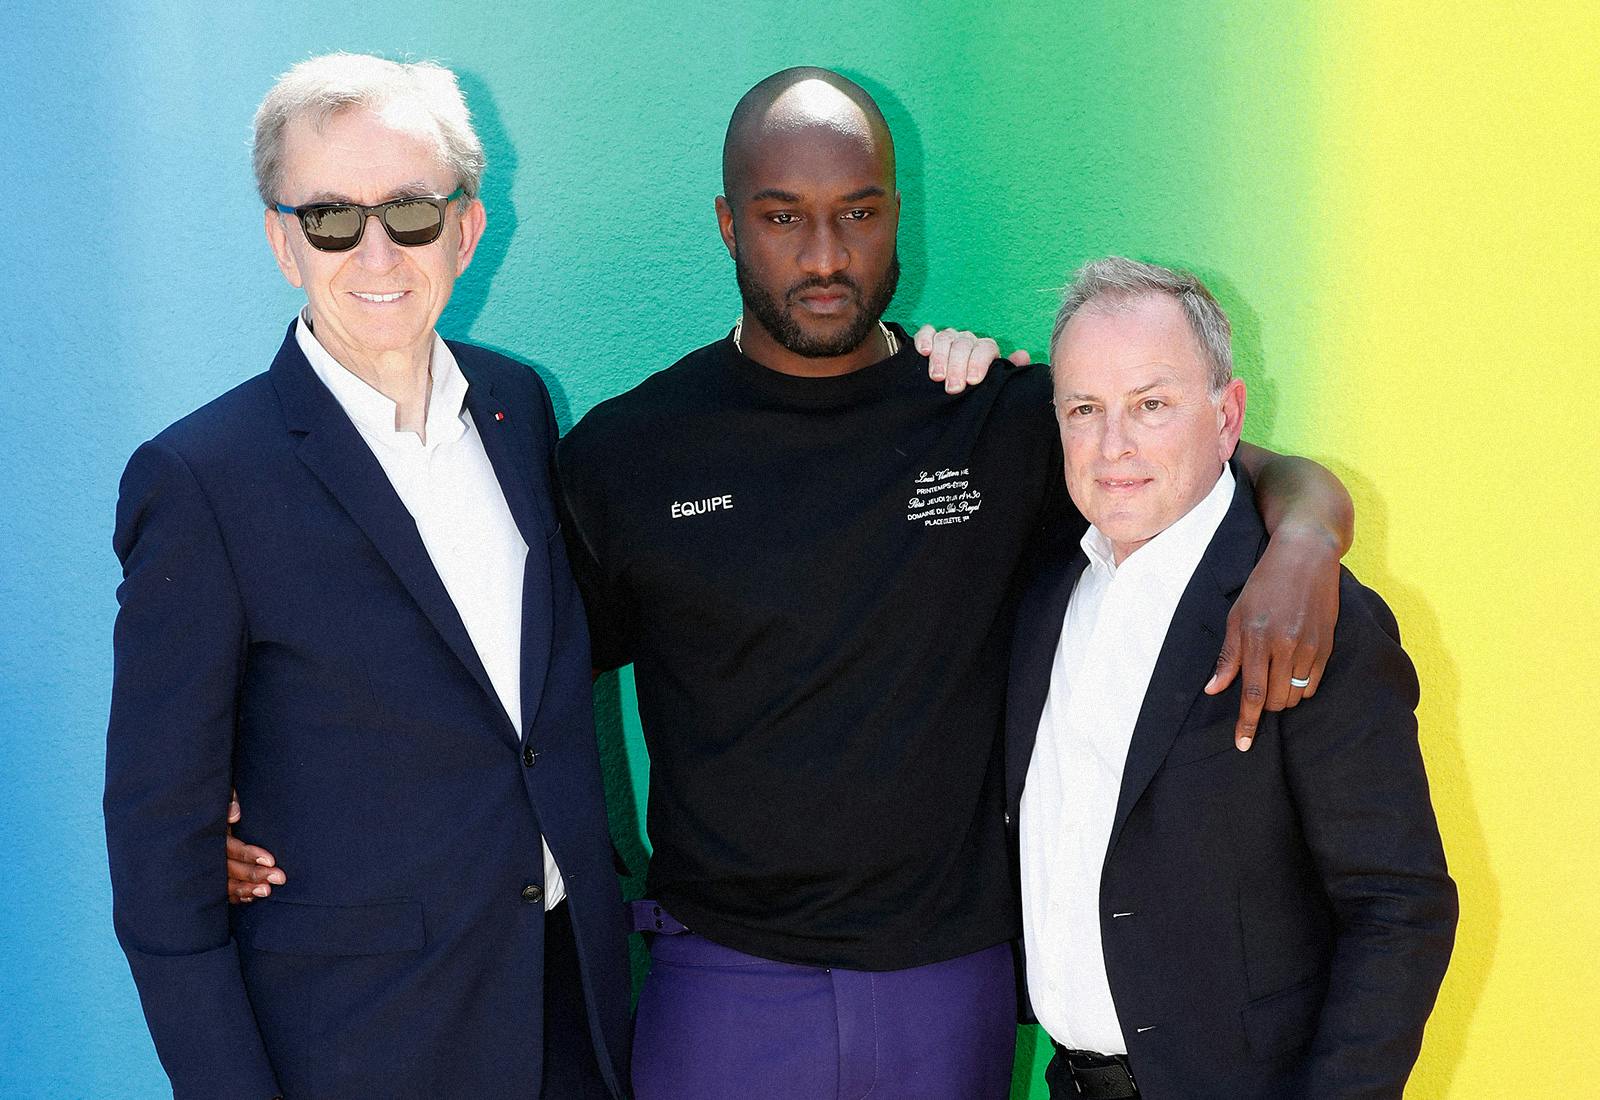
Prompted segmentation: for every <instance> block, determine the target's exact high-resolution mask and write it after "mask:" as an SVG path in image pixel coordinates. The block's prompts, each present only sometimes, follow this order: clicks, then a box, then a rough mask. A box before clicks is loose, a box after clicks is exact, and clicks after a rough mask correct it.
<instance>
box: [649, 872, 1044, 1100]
mask: <svg viewBox="0 0 1600 1100" xmlns="http://www.w3.org/2000/svg"><path fill="white" fill-rule="evenodd" d="M641 904H643V903H641ZM666 928H667V929H674V928H682V925H679V924H677V922H676V921H673V920H672V919H671V918H670V917H667V918H666ZM650 956H651V960H652V961H651V968H650V976H649V977H648V978H646V979H645V983H644V989H643V990H642V991H641V992H640V994H639V1009H638V1017H637V1021H636V1023H635V1027H634V1041H633V1090H634V1095H635V1097H636V1100H724V1098H725V1100H751V1098H754V1097H760V1098H761V1100H859V1098H864V1097H865V1098H870V1100H902V1098H903V1100H913V1098H915V1100H1005V1098H1006V1096H1007V1095H1008V1093H1009V1090H1010V1087H1011V1060H1012V1055H1013V1051H1014V1047H1015V1045H1016V1036H1017V1024H1016V1019H1017V1017H1016V978H1015V974H1014V972H1013V970H1012V962H1011V948H1010V947H1009V946H1008V945H1006V944H999V945H997V946H995V947H990V948H987V949H985V950H983V951H978V952H975V953H973V954H971V955H964V956H962V957H961V958H957V959H950V960H948V961H946V962H938V963H931V964H929V965H927V966H918V967H912V968H910V969H907V970H891V971H883V972H872V971H861V970H840V969H838V968H825V967H818V966H800V965H797V964H794V963H784V962H773V961H771V960H769V959H761V958H757V957H756V956H754V955H746V954H745V953H744V952H742V951H735V950H733V949H732V948H731V947H723V946H722V945H721V944H717V943H712V942H711V941H710V940H708V939H706V938H704V937H703V936H697V935H695V934H694V933H692V932H688V931H683V932H677V933H675V934H669V933H668V932H666V931H663V932H661V933H657V934H656V935H655V937H654V942H653V943H652V944H651V945H650Z"/></svg>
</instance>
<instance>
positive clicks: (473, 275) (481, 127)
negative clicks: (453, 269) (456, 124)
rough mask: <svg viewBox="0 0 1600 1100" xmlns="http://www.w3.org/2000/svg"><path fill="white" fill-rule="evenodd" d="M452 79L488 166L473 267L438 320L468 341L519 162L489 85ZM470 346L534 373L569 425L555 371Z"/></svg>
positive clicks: (488, 285)
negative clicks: (484, 215) (464, 100)
mask: <svg viewBox="0 0 1600 1100" xmlns="http://www.w3.org/2000/svg"><path fill="white" fill-rule="evenodd" d="M456 76H457V78H458V79H459V80H460V81H461V90H462V92H463V93H464V94H465V95H466V97H467V104H468V106H469V107H471V108H472V124H473V127H474V128H475V129H476V130H477V131H478V138H479V140H480V141H482V142H483V152H484V158H485V160H486V161H487V165H488V166H487V167H486V168H485V169H484V173H483V186H482V189H481V191H480V192H479V195H478V197H479V199H481V200H482V202H483V206H484V209H485V210H486V211H487V212H488V221H487V224H486V225H485V227H484V231H483V239H482V240H480V241H479V242H478V250H477V252H476V253H475V254H474V255H473V257H472V265H471V266H470V267H468V268H467V270H466V271H464V272H462V274H461V278H459V279H457V280H456V286H455V290H454V291H453V292H452V293H451V295H450V304H449V305H447V306H446V307H445V310H444V314H443V316H441V317H440V318H439V331H441V332H443V333H447V334H449V335H450V336H451V337H452V338H461V339H471V338H472V337H471V333H472V329H473V326H474V325H476V324H477V322H478V317H479V316H480V315H481V314H482V313H483V309H484V306H485V305H486V304H487V303H488V301H489V293H490V291H491V289H492V288H493V286H494V278H495V276H496V275H497V274H498V273H499V271H500V268H501V266H502V265H503V264H504V263H505V260H506V255H507V253H509V252H510V251H511V245H512V242H513V241H514V240H515V239H516V235H517V224H518V223H517V208H516V204H515V203H514V202H513V201H512V196H513V195H514V194H515V193H516V188H515V186H514V184H515V182H516V178H517V165H518V158H517V151H516V148H515V147H514V146H513V144H512V142H511V137H510V135H509V134H508V133H507V132H506V128H505V123H504V122H503V121H502V119H501V116H500V108H499V106H498V105H497V104H496V102H495V98H494V95H493V94H492V93H491V92H490V91H489V85H488V84H487V83H486V82H485V81H484V79H483V78H482V77H481V76H479V75H478V74H477V73H475V72H472V71H470V70H466V69H457V70H456ZM474 342H475V343H478V344H481V345H482V346H483V347H486V348H489V349H490V350H491V351H497V352H499V353H500V354H501V355H504V356H507V357H508V358H511V359H515V360H517V361H518V362H519V363H522V364H524V365H525V366H527V367H529V369H531V370H532V371H534V373H536V374H537V375H538V376H539V377H540V378H541V379H542V380H543V381H544V384H545V388H546V389H548V390H549V391H550V403H551V404H552V405H553V406H554V407H555V414H556V423H557V424H558V425H559V426H560V428H561V431H562V432H565V431H566V430H567V429H568V428H570V427H571V426H572V403H571V401H570V400H569V399H568V397H567V391H566V387H564V386H563V385H562V384H561V379H560V378H559V377H557V375H556V374H555V372H554V371H552V370H550V369H549V368H548V367H544V366H541V365H540V364H538V363H533V362H531V361H530V360H529V359H528V358H527V357H526V355H525V354H524V351H523V350H521V349H516V348H504V347H500V346H498V345H496V344H491V343H488V342H485V341H482V340H475V341H474Z"/></svg>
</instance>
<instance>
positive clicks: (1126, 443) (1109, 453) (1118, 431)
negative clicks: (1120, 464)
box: [1100, 410, 1136, 462]
mask: <svg viewBox="0 0 1600 1100" xmlns="http://www.w3.org/2000/svg"><path fill="white" fill-rule="evenodd" d="M1129 428H1130V425H1129V424H1128V423H1127V421H1126V420H1125V419H1124V418H1123V416H1122V415H1121V414H1120V413H1117V412H1113V411H1111V410H1107V412H1106V417H1105V428H1104V429H1103V430H1102V431H1101V433H1100V457H1102V458H1104V459H1106V460H1107V461H1108V462H1114V461H1116V460H1117V459H1119V458H1126V457H1127V456H1128V455H1131V454H1133V453H1134V452H1135V450H1136V448H1135V447H1134V443H1133V434H1132V432H1131V431H1130V430H1129Z"/></svg>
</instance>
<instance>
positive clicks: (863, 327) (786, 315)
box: [733, 249, 900, 359]
mask: <svg viewBox="0 0 1600 1100" xmlns="http://www.w3.org/2000/svg"><path fill="white" fill-rule="evenodd" d="M733 273H734V277H735V278H737V279H738V280H739V294H740V296H741V297H742V298H743V299H744V308H745V311H746V312H748V313H752V314H754V315H755V318H756V320H758V321H760V322H761V327H762V328H764V329H766V330H767V331H768V332H770V333H771V334H772V338H773V339H774V340H776V341H778V343H779V345H781V346H782V347H784V348H786V349H787V350H789V351H792V352H794V354H796V355H803V356H805V357H806V358H807V359H836V358H838V357H839V356H841V355H848V354H850V353H851V352H852V351H855V350H856V349H857V348H859V347H860V346H861V345H862V344H863V343H864V342H865V341H866V339H867V337H868V336H869V335H871V334H872V330H873V328H874V327H876V325H877V324H878V321H879V320H880V319H881V318H882V317H883V314H884V311H885V310H887V309H888V308H889V302H890V301H891V300H892V299H893V298H894V292H895V288H896V287H897V286H899V285H900V251H899V249H896V250H895V253H894V255H893V256H891V257H890V258H889V270H887V271H885V272H884V273H883V278H882V279H879V280H878V282H877V285H875V286H874V287H872V289H871V291H870V292H869V293H868V294H866V295H865V296H863V295H862V293H861V286H860V284H859V283H857V282H856V281H855V280H854V279H852V278H850V277H849V276H848V275H843V274H840V275H835V276H833V277H832V278H829V279H825V278H823V277H822V276H820V275H814V276H812V277H811V278H809V279H804V280H802V281H801V282H798V283H796V284H795V285H794V286H792V287H790V288H789V289H788V290H787V291H786V292H785V293H784V301H783V302H782V303H779V301H778V300H777V299H776V298H774V297H773V296H772V295H771V294H770V293H768V291H767V289H766V288H765V287H763V286H761V285H760V284H759V283H757V282H756V280H755V277H754V276H753V275H752V274H751V273H750V271H749V270H748V269H747V268H746V267H745V264H744V260H743V259H741V258H740V257H739V256H738V255H735V256H734V258H733ZM838 287H843V288H846V289H848V290H849V292H850V295H851V297H853V298H854V299H855V301H856V307H857V308H856V317H855V320H854V321H852V322H851V323H850V326H849V327H848V328H846V329H845V330H844V331H843V332H840V333H839V334H838V335H837V336H834V337H832V338H831V339H829V338H827V337H815V336H811V335H809V334H807V333H806V332H805V331H804V330H803V329H801V327H800V325H799V323H798V322H797V321H795V319H794V309H795V306H794V305H793V302H794V299H795V297H796V296H797V295H799V294H802V293H804V292H805V291H807V290H821V289H824V288H838Z"/></svg>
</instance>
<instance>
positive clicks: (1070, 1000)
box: [1019, 466, 1233, 1054]
mask: <svg viewBox="0 0 1600 1100" xmlns="http://www.w3.org/2000/svg"><path fill="white" fill-rule="evenodd" d="M1232 501H1233V474H1232V473H1231V472H1230V471H1229V470H1228V468H1227V467H1226V466H1224V467H1223V469H1222V475H1221V476H1220V477H1218V478H1217V483H1216V485H1215V486H1213V487H1212V489H1211V492H1210V493H1208V494H1207V495H1206V497H1205V498H1204V499H1203V500H1202V501H1201V502H1200V503H1199V504H1197V505H1195V506H1194V507H1193V508H1191V509H1190V510H1189V511H1188V512H1187V513H1185V514H1184V516H1183V517H1182V518H1181V519H1179V520H1178V521H1177V522H1176V523H1174V524H1172V525H1171V526H1170V527H1168V528H1167V529H1166V530H1164V531H1162V532H1161V533H1160V534H1159V535H1157V536H1156V537H1155V538H1153V539H1151V540H1150V541H1149V542H1147V543H1145V544H1144V545H1143V546H1141V547H1139V548H1138V549H1137V550H1135V551H1134V552H1133V553H1131V554H1129V555H1128V556H1127V557H1126V558H1125V559H1123V562H1122V564H1121V565H1117V564H1115V559H1114V557H1113V555H1112V548H1111V543H1110V541H1109V540H1108V539H1107V538H1106V537H1105V536H1104V535H1103V534H1101V533H1100V532H1099V531H1098V530H1097V529H1095V528H1093V527H1091V528H1089V530H1088V531H1087V532H1086V533H1085V534H1084V536H1083V543H1082V545H1083V549H1084V553H1085V554H1087V555H1088V558H1089V564H1088V566H1087V568H1085V569H1084V571H1083V575H1082V576H1081V577H1079V579H1078V583H1077V587H1076V588H1074V589H1073V592H1072V597H1071V599H1070V600H1069V601H1068V603H1067V613H1066V617H1065V621H1064V622H1063V624H1062V628H1061V641H1060V643H1059V644H1058V645H1057V647H1056V655H1055V662H1054V664H1053V665H1052V666H1051V672H1050V693H1049V695H1048V697H1047V698H1046V699H1045V705H1044V713H1043V714H1042V715H1041V716H1040V718H1039V733H1038V739H1037V740H1036V741H1035V742H1034V747H1033V759H1032V760H1031V761H1030V762H1029V765H1028V777H1027V784H1026V786H1025V787H1024V788H1023V792H1022V807H1021V820H1020V822H1019V828H1020V830H1021V844H1022V938H1023V945H1024V947H1025V949H1026V951H1027V960H1028V997H1029V999H1030V1000H1031V1001H1032V1002H1033V1011H1034V1014H1035V1015H1036V1016H1037V1017H1038V1019H1039V1023H1040V1024H1041V1025H1043V1027H1044V1029H1045V1031H1047V1032H1049V1034H1050V1036H1051V1038H1053V1039H1055V1040H1056V1042H1058V1043H1060V1044H1062V1045H1063V1046H1066V1047H1069V1048H1071V1049H1075V1050H1092V1051H1099V1052H1101V1053H1104V1054H1126V1053H1127V1052H1128V1046H1127V1042H1126V1040H1125V1039H1124V1038H1123V1030H1122V1022H1120V1021H1119V1020H1118V1019H1117V1010H1116V1006H1115V1005H1114V1004H1113V1002H1112V999H1111V985H1110V981H1109V979H1108V978H1107V975H1106V960H1105V953H1104V950H1103V948H1102V946H1101V940H1100V924H1101V919H1102V917H1104V919H1106V920H1107V921H1110V920H1113V919H1115V918H1114V917H1112V916H1111V914H1102V913H1101V912H1100V870H1101V867H1102V866H1103V865H1104V863H1105V858H1106V846H1107V844H1108V843H1109V842H1110V840H1111V824H1112V820H1113V818H1114V817H1115V816H1116V809H1117V798H1118V795H1119V794H1120V793H1121V790H1122V769H1123V766H1124V764H1125V763H1126V762H1127V759H1128V743H1129V742H1130V741H1131V740H1132V739H1133V727H1134V723H1135V722H1137V721H1138V718H1139V711H1140V709H1141V708H1142V707H1143V706H1144V697H1145V691H1146V690H1147V689H1148V688H1149V686H1150V675H1151V673H1152V672H1153V671H1154V670H1155V665H1156V658H1157V657H1158V656H1160V653H1161V646H1162V643H1163V642H1165V640H1166V637H1167V630H1168V628H1169V627H1170V626H1171V625H1172V616H1173V613H1174V612H1175V611H1176V610H1177V607H1178V600H1179V599H1180V598H1181V597H1182V596H1183V591H1184V589H1185V588H1187V587H1188V586H1189V580H1190V578H1191V577H1193V575H1194V571H1195V568H1196V567H1197V566H1198V565H1199V564H1200V559H1201V558H1202V557H1203V556H1204V555H1205V552H1206V548H1207V547H1208V546H1210V545H1211V539H1212V537H1213V536H1214V535H1215V534H1216V533H1217V528H1218V526H1220V525H1221V523H1222V519H1223V517H1224V516H1225V515H1226V514H1227V511H1228V507H1229V505H1230V504H1231V503H1232ZM1200 687H1201V685H1200V684H1196V685H1195V690H1196V691H1198V690H1199V689H1200ZM1127 1023H1129V1024H1130V1025H1131V1026H1135V1027H1136V1026H1138V1021H1127Z"/></svg>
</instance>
